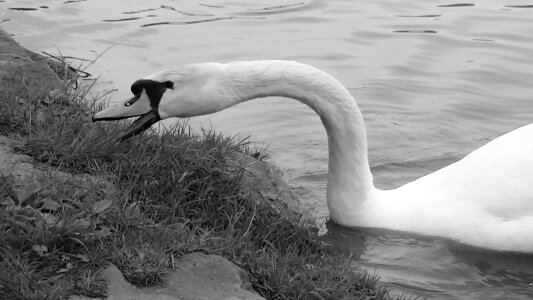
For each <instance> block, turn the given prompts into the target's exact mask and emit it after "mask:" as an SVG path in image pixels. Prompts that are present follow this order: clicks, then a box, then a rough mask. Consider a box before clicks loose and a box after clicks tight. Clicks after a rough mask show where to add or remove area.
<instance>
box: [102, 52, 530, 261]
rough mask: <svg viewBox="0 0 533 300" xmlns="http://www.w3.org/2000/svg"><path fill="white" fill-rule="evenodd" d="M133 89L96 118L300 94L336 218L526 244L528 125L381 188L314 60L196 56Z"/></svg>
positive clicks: (152, 116)
mask: <svg viewBox="0 0 533 300" xmlns="http://www.w3.org/2000/svg"><path fill="white" fill-rule="evenodd" d="M132 92H133V94H134V95H135V96H134V97H133V98H131V99H128V100H126V101H124V102H121V103H119V104H118V105H116V106H113V107H110V108H108V109H105V110H103V111H100V112H98V113H96V114H95V115H94V117H93V121H98V120H116V119H122V118H128V117H133V116H140V115H142V117H140V118H139V119H138V120H136V121H135V122H134V123H133V124H132V127H131V129H129V130H128V131H127V132H126V133H125V134H124V136H123V137H122V139H126V138H128V137H130V136H132V135H135V134H138V133H140V132H142V131H143V130H145V129H146V128H148V127H150V126H151V125H152V124H153V123H155V122H157V121H159V120H160V119H166V118H170V117H192V116H198V115H204V114H210V113H214V112H217V111H220V110H223V109H225V108H228V107H231V106H233V105H236V104H238V103H241V102H244V101H247V100H250V99H255V98H260V97H267V96H282V97H286V98H292V99H296V100H299V101H301V102H302V103H304V104H307V105H308V106H309V107H311V108H312V109H313V110H314V111H315V112H316V113H317V114H318V115H319V116H320V118H321V120H322V123H323V125H324V127H325V128H326V131H327V135H328V145H329V176H328V187H327V202H328V208H329V212H330V217H331V219H332V220H333V221H335V222H336V223H338V224H341V225H344V226H361V227H377V228H386V229H392V230H401V231H409V232H414V233H418V234H423V235H432V236H442V237H447V238H451V239H455V240H457V241H459V242H462V243H466V244H470V245H475V246H479V247H484V248H489V249H494V250H500V251H516V252H533V124H532V125H527V126H524V127H522V128H519V129H516V130H514V131H512V132H510V133H507V134H505V135H503V136H501V137H499V138H497V139H495V140H493V141H491V142H489V143H488V144H486V145H484V146H483V147H481V148H479V149H477V150H475V151H473V152H472V153H470V154H468V155H467V156H466V157H464V158H463V159H461V160H460V161H458V162H456V163H453V164H451V165H449V166H447V167H444V168H442V169H440V170H438V171H436V172H434V173H432V174H429V175H427V176H424V177H422V178H420V179H417V180H415V181H413V182H410V183H408V184H406V185H404V186H401V187H399V188H396V189H394V190H379V189H377V188H375V187H374V184H373V179H372V174H371V172H370V168H369V165H368V157H367V139H366V131H365V125H364V122H363V118H362V116H361V113H360V111H359V109H358V107H357V104H356V103H355V100H354V99H353V98H352V96H351V95H350V93H349V92H348V91H347V90H346V89H345V88H344V87H343V86H342V85H341V84H340V83H339V82H338V81H337V80H335V79H334V78H333V77H331V76H329V75H328V74H326V73H324V72H322V71H320V70H317V69H315V68H313V67H310V66H307V65H304V64H300V63H296V62H289V61H248V62H233V63H228V64H218V63H202V64H193V65H189V66H186V67H184V68H183V69H181V70H178V71H163V72H159V73H155V74H153V75H150V76H148V77H146V78H145V79H142V80H138V81H136V82H135V83H134V84H133V85H132Z"/></svg>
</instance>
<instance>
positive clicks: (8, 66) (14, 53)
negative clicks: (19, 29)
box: [0, 29, 63, 99]
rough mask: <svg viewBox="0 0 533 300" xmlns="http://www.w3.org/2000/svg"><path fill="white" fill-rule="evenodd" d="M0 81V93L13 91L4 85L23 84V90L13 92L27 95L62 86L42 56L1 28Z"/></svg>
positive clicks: (31, 95)
mask: <svg viewBox="0 0 533 300" xmlns="http://www.w3.org/2000/svg"><path fill="white" fill-rule="evenodd" d="M0 82H2V85H3V88H1V89H0V93H8V92H11V93H13V91H10V90H9V89H8V88H6V87H13V86H23V87H24V89H25V90H24V91H15V92H16V93H17V94H18V95H24V96H28V97H41V96H44V95H48V93H49V92H50V91H52V90H54V89H61V88H62V87H63V84H62V82H61V80H60V79H59V77H58V76H57V74H56V73H55V72H54V71H52V69H51V68H50V67H49V65H48V63H47V61H46V59H45V58H44V57H42V56H41V55H38V54H36V53H33V52H31V51H29V50H27V49H25V48H24V47H22V46H20V45H19V44H18V43H17V42H16V41H15V40H13V38H11V36H10V35H9V34H7V33H6V32H5V31H3V30H1V29H0ZM16 83H18V84H16ZM21 83H22V84H21ZM0 96H1V95H0ZM8 96H9V95H8ZM0 99H2V97H0Z"/></svg>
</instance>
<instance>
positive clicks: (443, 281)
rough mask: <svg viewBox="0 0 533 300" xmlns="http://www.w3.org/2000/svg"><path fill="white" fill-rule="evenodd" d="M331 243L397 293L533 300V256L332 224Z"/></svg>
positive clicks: (461, 297)
mask: <svg viewBox="0 0 533 300" xmlns="http://www.w3.org/2000/svg"><path fill="white" fill-rule="evenodd" d="M326 226H327V229H328V233H327V234H325V235H324V236H323V239H324V240H325V241H327V242H331V243H335V244H336V245H338V246H339V247H338V248H339V249H340V251H341V252H342V253H343V255H346V256H350V257H352V258H354V261H355V262H354V265H355V266H358V267H363V268H366V269H367V270H369V271H370V272H372V271H375V272H376V273H377V274H379V275H380V276H381V278H382V280H384V281H386V282H389V284H388V285H389V286H391V287H393V288H394V290H393V291H394V292H395V293H397V294H401V293H402V292H409V293H411V294H415V295H419V296H424V297H425V296H428V297H429V296H431V297H435V298H439V299H464V298H468V299H488V298H492V299H530V298H531V296H532V295H533V263H532V261H533V254H532V255H524V254H509V253H495V252H492V251H487V250H482V249H477V248H474V247H472V246H468V245H461V244H458V243H455V242H453V241H450V240H447V239H443V238H438V237H434V238H433V237H424V236H418V235H414V234H409V233H404V232H395V231H390V230H383V229H368V228H351V229H348V228H343V227H340V226H338V225H335V224H333V223H331V222H328V223H327V224H326Z"/></svg>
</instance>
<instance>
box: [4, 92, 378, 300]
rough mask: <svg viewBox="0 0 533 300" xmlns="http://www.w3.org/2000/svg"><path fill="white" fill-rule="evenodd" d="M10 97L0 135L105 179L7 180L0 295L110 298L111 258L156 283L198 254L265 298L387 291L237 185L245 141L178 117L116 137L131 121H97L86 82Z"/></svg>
mask: <svg viewBox="0 0 533 300" xmlns="http://www.w3.org/2000/svg"><path fill="white" fill-rule="evenodd" d="M66 86H67V87H68V86H71V87H72V86H74V85H69V84H66ZM76 86H77V85H76ZM8 95H10V96H3V97H2V98H3V99H0V101H1V103H2V106H3V108H5V109H2V110H0V132H2V133H4V134H9V135H11V136H14V137H17V138H18V139H19V140H20V141H21V145H20V146H19V147H18V151H20V152H23V153H26V154H29V155H31V156H32V157H34V158H35V159H36V160H38V161H40V162H42V163H43V164H46V165H48V166H52V167H53V169H55V170H61V171H65V172H69V173H74V174H90V175H92V176H95V177H94V178H100V179H95V180H93V181H90V182H89V183H88V182H83V181H82V182H81V183H79V182H77V183H76V182H71V181H68V180H67V181H65V178H62V177H61V176H56V175H54V174H55V173H51V174H50V175H48V176H42V178H37V180H36V181H35V182H30V183H28V184H27V185H24V186H22V187H20V188H17V187H15V184H14V183H13V180H12V179H11V178H9V177H3V178H2V182H3V183H2V185H1V187H0V193H2V195H3V196H2V199H3V200H2V202H0V217H1V218H0V229H1V230H0V269H2V270H6V272H1V274H0V296H1V297H4V298H10V299H11V298H13V299H27V298H39V299H41V298H43V299H56V298H64V297H66V296H67V295H69V294H84V295H89V296H105V293H106V291H105V285H104V283H103V282H102V281H101V280H99V277H98V273H99V272H100V271H101V270H102V269H103V268H104V267H105V266H106V265H107V264H108V263H114V264H115V265H117V267H118V268H119V269H120V270H121V271H122V272H123V274H124V276H125V277H126V279H127V280H128V281H130V282H131V283H134V284H136V285H141V286H143V285H153V284H156V283H159V282H161V281H162V280H163V278H164V274H165V273H166V272H167V271H168V270H169V269H170V268H172V264H173V261H174V260H175V259H179V257H180V256H181V255H183V254H184V253H190V252H194V251H201V252H204V253H212V254H219V255H222V256H224V257H226V258H228V259H230V260H231V261H233V262H234V263H236V264H237V265H239V266H240V267H242V268H244V269H245V270H246V271H247V272H248V273H249V275H250V278H251V283H252V286H253V288H254V289H255V290H256V291H257V292H259V293H260V294H261V295H262V296H264V297H265V298H268V299H354V298H364V299H380V298H386V297H387V292H386V291H385V290H384V289H382V288H380V287H379V286H378V285H377V284H376V279H375V278H374V277H371V276H369V275H367V274H366V273H359V272H354V271H353V269H351V268H350V266H349V263H347V262H345V261H343V260H342V259H341V258H339V257H338V256H337V255H335V253H334V251H333V250H332V249H331V248H330V247H329V246H328V245H325V244H324V243H322V242H321V241H319V240H318V239H317V238H316V236H315V232H316V229H314V228H310V227H309V224H306V225H305V226H304V225H302V224H301V222H300V219H299V218H298V217H294V216H292V217H291V216H288V215H286V214H282V213H280V212H279V211H278V210H276V209H274V208H273V207H272V206H271V205H270V204H269V203H268V201H263V200H262V199H257V198H255V197H257V196H255V195H252V194H250V193H248V192H246V189H243V188H242V182H243V180H242V179H243V176H245V171H244V170H243V169H242V168H238V167H236V166H235V165H234V164H232V163H230V162H229V161H228V160H227V156H228V154H229V153H231V152H234V151H238V152H249V150H248V144H247V143H246V142H243V141H239V140H236V139H234V138H228V137H224V136H222V135H220V134H216V133H214V132H212V131H209V132H203V133H201V134H196V133H194V132H192V131H191V130H190V129H189V128H188V127H187V126H186V125H183V124H181V125H177V126H175V127H174V128H172V129H171V130H167V131H165V132H163V133H162V134H156V133H155V132H153V131H152V132H150V131H149V132H147V133H145V134H144V135H143V136H141V137H135V138H132V139H130V140H127V141H125V142H123V143H118V142H116V141H115V140H116V136H117V134H118V133H119V132H120V131H122V130H124V129H125V128H126V124H124V123H105V124H92V123H91V120H90V118H91V115H92V113H93V111H92V107H90V106H89V105H88V104H87V103H88V102H87V100H86V98H87V93H86V92H85V91H84V90H73V89H70V90H69V92H68V93H67V95H58V96H57V97H49V98H47V99H42V98H41V99H39V98H34V99H32V98H25V97H22V96H20V90H19V91H14V92H12V93H8ZM15 95H16V96H15ZM20 99H24V100H25V101H22V102H21V101H20ZM35 283H36V284H35Z"/></svg>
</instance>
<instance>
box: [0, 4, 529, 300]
mask: <svg viewBox="0 0 533 300" xmlns="http://www.w3.org/2000/svg"><path fill="white" fill-rule="evenodd" d="M532 13H533V8H532V7H531V6H530V5H528V4H527V2H526V1H513V0H506V1H505V2H504V3H502V1H495V0H484V1H479V3H477V2H453V1H441V0H439V1H423V0H418V1H406V0H403V1H402V0H400V1H389V0H376V1H357V2H356V1H353V0H329V1H326V0H315V1H311V0H256V1H244V0H234V1H215V0H202V1H170V0H166V1H151V2H148V1H140V0H135V1H132V0H129V1H120V2H119V1H105V0H87V1H84V0H74V1H65V0H62V1H52V0H48V1H45V0H25V1H22V0H16V1H15V0H5V1H0V27H1V28H3V29H4V30H6V31H8V32H10V33H12V34H14V35H15V38H16V39H17V40H18V41H19V42H21V43H22V44H23V45H25V46H27V47H29V48H30V49H33V50H35V51H41V50H45V51H47V52H49V53H52V54H57V53H58V52H59V51H61V53H62V54H64V55H67V56H74V57H79V58H94V57H96V56H97V55H98V54H99V53H101V52H103V51H104V50H105V49H107V48H108V47H110V46H112V47H111V48H109V49H108V50H107V52H105V54H104V55H103V56H102V57H101V58H100V59H99V60H98V61H97V62H96V63H95V64H94V65H92V66H91V68H90V69H89V71H90V72H91V73H93V74H95V75H100V74H101V78H102V82H104V83H106V84H105V85H103V87H102V88H109V86H111V87H114V88H117V89H118V91H117V92H116V93H114V95H113V98H114V99H121V98H123V97H127V96H129V85H130V84H131V83H132V82H133V81H134V80H136V79H138V78H140V77H142V76H144V75H147V74H150V73H152V72H154V71H156V70H160V69H164V68H172V67H179V66H181V65H184V64H187V63H192V62H204V61H218V62H228V61H233V60H252V59H290V60H298V61H300V62H304V63H308V64H311V65H313V66H316V67H318V68H321V69H323V70H325V71H327V72H328V73H330V74H331V75H333V76H334V77H336V78H338V79H339V80H340V81H341V82H342V83H343V84H344V85H345V86H346V87H347V88H348V89H349V90H350V92H351V93H352V95H353V96H354V97H355V98H356V99H357V101H358V103H359V106H360V108H361V110H362V111H363V114H364V117H365V121H366V124H367V129H368V138H369V147H370V149H369V156H370V163H371V167H372V171H373V173H374V176H375V181H376V185H377V186H378V187H380V188H393V187H396V186H399V185H401V184H403V183H405V182H409V181H411V180H413V179H414V178H418V177H420V176H423V175H425V174H427V173H429V172H431V171H434V170H436V169H438V168H440V167H442V166H444V165H447V164H449V163H451V162H454V161H456V160H458V159H459V158H461V157H462V156H464V155H465V154H467V153H468V152H470V151H472V150H473V149H475V148H477V147H479V146H481V145H483V144H485V143H486V142H487V141H489V140H491V139H493V138H495V137H497V136H499V135H501V134H503V133H505V132H508V131H510V130H512V129H515V128H517V127H519V126H521V125H524V124H527V123H530V122H531V120H532V119H533V118H532V116H533V102H532V101H533V98H532V97H533V96H532V95H533V84H531V82H533V59H532V58H533V50H532V49H533V20H532V19H533V17H532ZM266 112H268V113H266ZM191 122H192V124H193V126H195V128H199V127H200V126H205V127H209V126H212V127H213V128H215V129H217V130H219V131H222V132H225V133H228V134H236V133H240V134H242V135H243V136H247V135H251V136H252V138H253V140H254V141H256V142H258V143H264V144H267V145H270V149H271V160H272V161H273V162H274V163H275V164H277V165H278V166H281V167H282V169H283V170H284V171H285V173H286V176H287V179H288V180H289V182H290V183H291V185H292V186H293V187H294V188H295V189H296V191H297V192H298V193H299V194H300V196H301V198H302V199H303V201H304V202H305V203H306V204H307V205H308V206H309V207H310V208H312V211H313V213H314V214H315V216H317V218H319V219H326V217H327V209H326V205H325V186H326V177H327V142H326V136H325V131H324V129H323V128H322V125H321V123H320V120H319V118H318V117H317V116H316V115H315V114H314V113H313V112H312V111H311V110H310V109H308V108H307V107H305V106H303V105H302V104H300V103H298V102H296V101H287V100H285V99H263V100H258V101H252V102H248V103H246V104H243V105H239V106H237V107H235V108H232V109H229V110H227V111H224V112H221V113H218V114H216V115H213V116H209V117H202V118H196V119H194V120H192V121H191ZM326 227H327V233H326V234H325V236H324V238H325V239H327V240H328V241H330V242H332V243H334V244H335V245H337V246H338V248H339V249H341V250H342V251H343V252H345V253H347V254H348V253H350V254H351V255H352V256H353V257H354V265H358V266H360V267H362V268H365V269H367V270H369V271H370V272H375V273H376V274H378V275H380V276H381V277H382V280H383V282H384V283H386V284H388V285H390V286H393V287H395V290H396V291H398V292H399V293H401V292H402V291H409V292H411V293H414V294H415V295H421V296H429V297H430V298H434V299H464V298H468V299H490V298H492V299H504V298H507V299H528V298H530V297H532V296H533V287H532V286H531V283H533V257H530V256H529V257H528V256H517V255H503V254H495V253H491V252H486V251H480V250H476V249H472V248H470V247H466V246H462V245H457V244H455V243H453V242H451V241H447V240H444V239H438V238H427V237H420V236H415V235H410V234H406V233H397V232H388V231H376V230H368V229H366V230H365V229H347V228H341V227H339V226H335V225H333V224H330V223H327V224H326Z"/></svg>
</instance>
